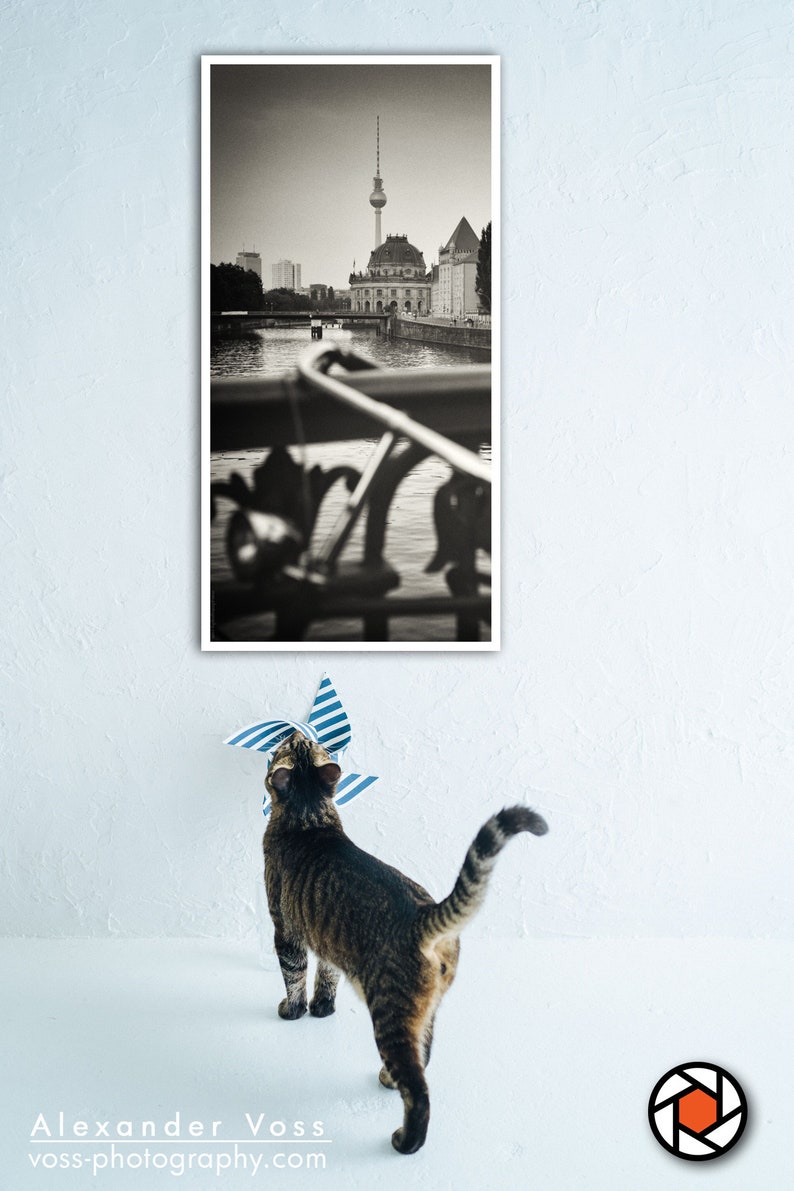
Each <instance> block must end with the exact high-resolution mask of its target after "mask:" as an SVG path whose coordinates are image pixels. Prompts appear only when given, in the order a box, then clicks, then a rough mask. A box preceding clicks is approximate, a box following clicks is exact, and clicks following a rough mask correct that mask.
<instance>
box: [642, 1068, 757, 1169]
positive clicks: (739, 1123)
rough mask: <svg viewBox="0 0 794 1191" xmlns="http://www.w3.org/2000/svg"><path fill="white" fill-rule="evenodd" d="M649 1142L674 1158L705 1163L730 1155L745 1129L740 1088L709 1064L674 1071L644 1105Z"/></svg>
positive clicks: (728, 1073)
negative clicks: (654, 1142)
mask: <svg viewBox="0 0 794 1191" xmlns="http://www.w3.org/2000/svg"><path fill="white" fill-rule="evenodd" d="M648 1120H649V1121H650V1123H651V1130H652V1132H653V1135H654V1137H655V1138H656V1140H657V1141H658V1142H659V1144H660V1145H663V1146H664V1148H665V1149H666V1150H669V1151H670V1153H671V1154H675V1156H676V1158H686V1160H687V1161H688V1162H707V1161H708V1160H709V1159H710V1158H719V1156H720V1154H726V1153H727V1152H728V1150H730V1149H733V1147H734V1146H735V1145H736V1143H737V1141H738V1140H739V1138H740V1137H741V1136H742V1133H744V1127H745V1125H746V1124H747V1097H746V1096H745V1094H744V1092H743V1091H742V1088H741V1085H740V1084H739V1082H738V1081H737V1080H736V1079H735V1078H734V1076H732V1075H731V1073H730V1071H726V1070H725V1068H724V1067H717V1066H715V1064H714V1063H687V1064H685V1065H683V1066H681V1067H673V1068H672V1070H671V1071H668V1072H667V1073H666V1074H665V1075H663V1076H662V1078H661V1079H660V1080H659V1082H658V1083H657V1085H656V1087H655V1088H654V1089H653V1091H652V1092H651V1098H650V1101H649V1102H648Z"/></svg>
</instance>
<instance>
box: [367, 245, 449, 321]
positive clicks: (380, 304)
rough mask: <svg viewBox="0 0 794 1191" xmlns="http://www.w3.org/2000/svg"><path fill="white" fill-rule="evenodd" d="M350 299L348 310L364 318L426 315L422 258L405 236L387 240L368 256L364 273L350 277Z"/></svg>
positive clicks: (427, 296)
mask: <svg viewBox="0 0 794 1191" xmlns="http://www.w3.org/2000/svg"><path fill="white" fill-rule="evenodd" d="M350 298H351V304H350V309H351V310H359V311H361V312H363V313H364V314H368V313H369V312H370V311H372V312H373V313H374V314H381V313H382V312H383V311H387V310H392V311H395V312H397V311H406V312H415V313H416V314H424V313H426V312H427V311H428V310H429V308H430V283H429V281H428V280H427V266H426V264H425V258H424V257H423V256H422V253H421V252H420V251H419V249H418V248H417V247H416V246H415V245H414V244H410V243H409V242H408V237H407V236H387V237H386V239H385V241H384V242H383V244H380V245H378V246H377V247H376V248H373V250H372V252H371V253H370V257H369V264H368V265H367V268H366V272H364V273H351V274H350Z"/></svg>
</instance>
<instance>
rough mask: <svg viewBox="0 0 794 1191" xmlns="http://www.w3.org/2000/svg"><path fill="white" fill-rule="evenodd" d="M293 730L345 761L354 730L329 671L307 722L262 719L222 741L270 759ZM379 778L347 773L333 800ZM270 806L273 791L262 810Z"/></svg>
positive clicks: (340, 801) (338, 801)
mask: <svg viewBox="0 0 794 1191" xmlns="http://www.w3.org/2000/svg"><path fill="white" fill-rule="evenodd" d="M293 732H302V733H303V735H304V736H305V737H306V738H307V739H308V740H316V741H317V743H318V744H321V745H322V746H323V748H325V749H326V751H327V753H328V755H329V757H330V758H331V760H332V761H335V762H336V764H337V765H341V764H342V762H341V756H342V754H343V753H344V751H345V749H346V748H347V746H348V745H349V744H350V740H351V737H352V732H351V729H350V720H349V719H348V718H347V712H346V711H345V709H344V707H343V706H342V703H341V701H340V699H339V696H338V695H337V693H336V690H335V688H334V686H333V684H332V683H331V680H330V678H329V677H328V675H327V674H324V675H323V678H322V681H321V682H320V685H319V687H318V689H317V694H316V695H315V696H314V703H313V704H312V709H311V711H310V712H309V718H308V719H307V721H306V722H305V723H302V722H301V721H300V720H284V719H280V720H261V721H260V722H259V723H256V724H249V725H248V727H247V728H242V729H240V730H239V731H237V732H233V733H232V735H231V736H227V737H226V739H225V740H224V742H223V743H224V744H234V745H236V746H237V748H241V749H252V750H253V751H254V752H257V753H267V754H268V761H269V760H270V757H272V755H273V753H274V752H275V750H276V748H277V747H278V745H280V744H281V742H282V740H286V738H287V737H288V736H291V735H292V733H293ZM377 780H378V779H377V778H376V777H372V776H369V777H365V776H364V775H363V774H360V773H346V774H344V775H343V776H342V777H341V778H340V779H339V784H338V785H337V787H336V795H335V797H334V802H335V803H336V804H337V806H342V805H343V803H345V802H350V800H351V798H355V797H356V795H357V794H360V793H361V792H362V790H366V789H367V787H368V786H371V785H372V783H373V782H376V781H377ZM269 810H270V795H269V794H267V793H266V794H265V800H264V802H263V804H262V811H263V813H264V814H267V813H268V811H269Z"/></svg>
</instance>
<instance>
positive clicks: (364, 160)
mask: <svg viewBox="0 0 794 1191" xmlns="http://www.w3.org/2000/svg"><path fill="white" fill-rule="evenodd" d="M490 73H491V72H490V67H489V66H487V65H485V66H482V65H439V64H434V65H422V66H413V65H411V66H405V65H390V66H378V65H323V66H316V65H311V64H307V65H278V66H273V65H248V64H246V65H228V66H227V65H224V66H217V65H216V66H213V67H212V78H211V188H212V189H211V224H212V229H211V248H210V256H211V260H212V261H213V262H214V263H216V264H217V263H219V262H220V261H231V262H234V261H235V259H236V257H237V253H238V252H240V251H242V249H243V248H244V247H245V248H247V249H252V248H253V249H255V250H256V251H257V252H259V253H260V254H261V256H262V280H263V282H264V285H265V288H268V286H269V285H270V277H271V274H270V266H271V264H273V262H275V261H277V260H279V259H281V258H282V257H286V258H287V259H289V260H292V261H293V262H295V263H298V264H300V265H301V267H302V283H303V285H309V284H310V283H311V282H323V283H325V284H326V285H333V286H335V287H346V286H347V283H348V275H349V273H350V271H351V269H352V268H353V261H354V260H355V263H356V269H364V268H366V265H367V261H368V259H369V254H370V252H371V251H372V249H373V247H374V244H375V213H374V211H373V209H372V207H371V206H370V205H369V195H370V193H371V191H372V179H373V176H374V174H375V117H376V116H377V115H380V166H381V177H382V178H383V189H384V191H385V193H386V195H387V199H388V201H387V203H386V206H385V207H384V209H383V214H382V229H383V237H384V239H385V237H386V235H387V234H400V235H403V234H405V235H407V236H408V239H409V240H410V242H411V243H412V244H415V245H416V247H417V248H419V249H420V250H421V251H422V252H423V253H424V257H425V263H426V264H427V265H428V267H429V266H430V264H431V263H432V262H433V261H437V260H438V248H439V245H440V244H444V243H446V241H447V240H448V239H449V237H450V235H451V234H452V232H453V231H454V229H455V226H456V224H457V223H458V221H459V220H460V218H461V217H462V216H464V215H465V216H466V218H467V219H468V220H469V223H470V224H471V225H472V227H473V228H474V230H475V232H476V233H477V235H480V232H481V230H482V228H483V227H484V226H485V224H486V223H487V222H488V220H489V219H490V218H491V209H490V200H491V109H490Z"/></svg>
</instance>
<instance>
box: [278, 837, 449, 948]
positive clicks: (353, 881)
mask: <svg viewBox="0 0 794 1191" xmlns="http://www.w3.org/2000/svg"><path fill="white" fill-rule="evenodd" d="M265 860H266V866H267V865H268V864H270V865H275V866H277V867H278V870H279V878H280V885H281V904H282V911H283V912H284V913H285V914H286V915H287V916H288V917H289V919H290V920H291V921H292V922H294V924H295V925H296V926H297V927H298V928H299V929H300V931H301V933H302V934H303V935H304V936H305V937H306V940H307V942H308V943H309V946H310V947H311V948H312V949H313V950H314V951H315V952H317V953H318V954H321V955H322V954H326V955H328V958H330V959H333V955H332V954H330V952H344V954H345V955H348V956H349V955H350V954H352V953H359V952H364V951H366V950H367V949H370V948H372V946H373V945H374V944H375V942H376V940H377V942H378V945H383V944H384V943H385V942H388V941H389V940H392V941H394V942H395V943H396V942H397V941H398V940H401V939H407V938H408V936H409V935H410V931H411V926H412V924H413V922H414V921H415V919H416V916H417V913H418V910H419V907H420V906H425V905H430V904H432V903H433V898H432V897H431V896H430V894H429V893H428V892H427V890H426V889H424V888H423V887H422V886H421V885H419V884H418V883H417V882H416V881H412V880H411V878H410V877H406V876H405V874H404V873H401V872H400V871H399V869H396V868H393V867H392V866H391V865H389V864H385V863H384V862H383V861H382V860H379V859H378V858H377V856H373V855H372V854H371V853H370V852H366V851H364V849H363V848H359V847H358V845H357V844H354V843H353V841H352V840H351V839H349V838H348V836H347V835H345V833H344V831H342V830H336V831H329V830H327V829H324V828H320V829H312V828H308V829H304V830H302V831H282V832H274V833H273V835H272V838H270V839H268V834H267V833H266V835H265Z"/></svg>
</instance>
